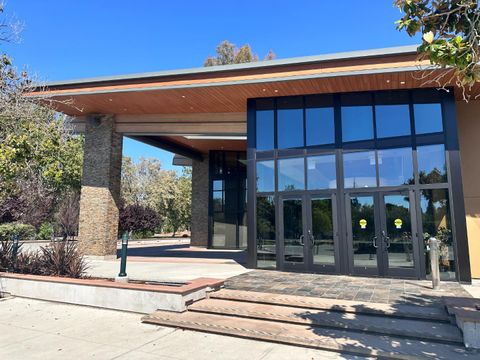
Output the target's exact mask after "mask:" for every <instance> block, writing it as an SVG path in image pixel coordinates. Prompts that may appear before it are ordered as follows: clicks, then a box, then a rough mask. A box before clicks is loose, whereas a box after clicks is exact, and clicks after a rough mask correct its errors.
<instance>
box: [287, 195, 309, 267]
mask: <svg viewBox="0 0 480 360" xmlns="http://www.w3.org/2000/svg"><path fill="white" fill-rule="evenodd" d="M304 241H305V239H304V236H303V216H302V199H289V200H283V246H284V248H283V249H284V250H283V255H284V259H285V261H287V262H295V263H299V262H303V246H304Z"/></svg>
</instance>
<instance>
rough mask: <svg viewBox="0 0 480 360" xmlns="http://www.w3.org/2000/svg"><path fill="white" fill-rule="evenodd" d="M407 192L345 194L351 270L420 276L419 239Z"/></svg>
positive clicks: (411, 203) (378, 274) (379, 274)
mask: <svg viewBox="0 0 480 360" xmlns="http://www.w3.org/2000/svg"><path fill="white" fill-rule="evenodd" d="M414 203H415V202H414V200H413V193H412V192H409V191H399V192H377V193H369V194H366V193H358V194H348V195H347V204H346V205H347V224H348V229H347V234H348V244H349V248H350V255H351V256H350V257H351V261H350V272H351V273H352V274H359V275H374V276H392V277H396V276H398V277H411V278H420V269H419V251H420V250H419V249H420V248H419V245H420V242H419V241H420V240H419V237H418V233H417V231H416V225H415V220H414V219H415V216H414V214H415V208H414Z"/></svg>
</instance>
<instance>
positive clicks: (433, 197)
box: [420, 189, 455, 279]
mask: <svg viewBox="0 0 480 360" xmlns="http://www.w3.org/2000/svg"><path fill="white" fill-rule="evenodd" d="M420 208H421V210H422V225H423V237H424V240H425V246H424V250H425V259H426V269H427V274H430V258H429V256H428V255H429V254H428V249H427V245H428V243H427V242H428V239H429V238H430V237H435V238H436V239H437V240H440V276H441V278H442V279H455V254H454V251H453V237H452V228H451V222H450V204H449V198H448V190H447V189H430V190H421V200H420Z"/></svg>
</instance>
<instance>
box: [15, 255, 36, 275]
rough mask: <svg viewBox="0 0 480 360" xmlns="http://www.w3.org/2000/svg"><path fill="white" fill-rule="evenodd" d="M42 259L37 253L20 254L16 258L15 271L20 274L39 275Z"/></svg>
mask: <svg viewBox="0 0 480 360" xmlns="http://www.w3.org/2000/svg"><path fill="white" fill-rule="evenodd" d="M42 270H43V269H42V258H41V256H40V253H39V252H38V251H26V252H20V253H19V254H18V256H17V262H16V264H15V271H16V272H19V273H22V274H32V275H41V274H43V271H42Z"/></svg>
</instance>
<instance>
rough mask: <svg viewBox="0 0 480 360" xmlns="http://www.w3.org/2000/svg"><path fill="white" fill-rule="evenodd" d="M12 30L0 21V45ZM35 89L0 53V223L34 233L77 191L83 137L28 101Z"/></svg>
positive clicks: (42, 104) (41, 103)
mask: <svg viewBox="0 0 480 360" xmlns="http://www.w3.org/2000/svg"><path fill="white" fill-rule="evenodd" d="M0 13H1V14H3V7H1V6H0ZM17 30H18V27H17V26H16V25H15V24H10V23H8V21H6V20H5V19H3V20H0V45H2V44H4V42H5V41H8V40H10V39H12V38H15V35H16V31H17ZM36 86H38V85H34V81H33V80H32V78H31V77H30V76H29V75H28V74H27V73H26V72H25V71H18V70H17V69H16V68H15V66H14V65H13V63H12V61H11V58H10V57H9V56H8V55H7V54H6V53H5V52H2V51H1V50H0V221H22V222H24V223H28V224H32V225H34V226H35V227H37V228H38V227H39V226H40V224H41V223H43V222H44V221H46V220H47V219H48V218H52V217H53V213H54V211H55V209H56V207H57V205H58V202H59V200H60V199H61V198H62V196H63V194H64V193H66V192H68V191H71V190H72V189H74V190H77V189H79V187H80V179H81V170H82V162H83V160H82V153H83V152H82V147H83V138H82V137H78V136H74V135H73V133H72V131H71V128H70V127H69V124H68V122H67V121H66V118H65V117H64V116H63V115H60V114H58V113H56V112H55V111H54V110H52V106H47V105H52V101H51V100H50V99H48V98H47V97H38V96H32V92H33V91H34V89H35V88H36Z"/></svg>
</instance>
